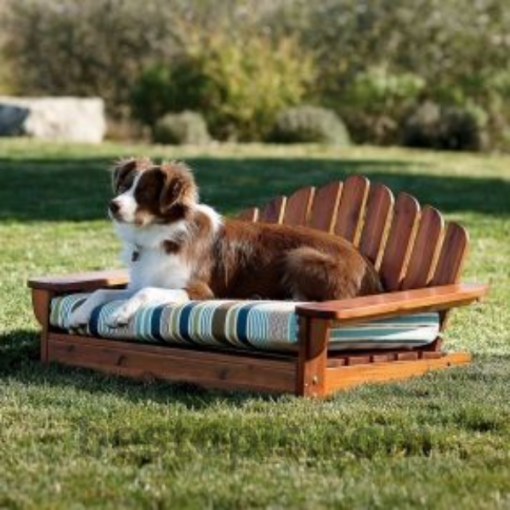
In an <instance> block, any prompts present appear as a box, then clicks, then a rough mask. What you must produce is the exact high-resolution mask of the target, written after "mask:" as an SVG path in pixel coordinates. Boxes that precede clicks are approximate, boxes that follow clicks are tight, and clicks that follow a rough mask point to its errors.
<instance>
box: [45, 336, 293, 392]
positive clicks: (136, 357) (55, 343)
mask: <svg viewBox="0 0 510 510" xmlns="http://www.w3.org/2000/svg"><path fill="white" fill-rule="evenodd" d="M91 340H92V341H91ZM132 346H133V344H129V343H126V342H112V341H105V340H99V339H97V340H94V339H90V338H85V337H75V336H72V335H58V336H56V335H52V336H51V337H50V341H49V349H48V353H49V360H50V361H56V362H58V363H62V364H66V365H74V366H80V367H85V368H90V369H94V370H99V371H102V372H107V373H113V374H116V375H121V376H127V377H132V378H138V379H149V380H150V379H166V380H170V381H176V382H192V383H194V384H198V385H204V386H207V387H213V388H221V389H237V390H239V389H251V390H255V391H269V392H277V393H289V392H290V393H293V392H294V391H295V380H296V363H295V361H294V362H292V361H283V360H281V361H276V360H259V359H257V358H250V357H246V356H235V355H227V354H218V353H210V352H205V351H198V352H192V351H189V350H185V349H172V348H168V347H158V346H151V345H144V346H143V347H144V348H142V349H141V348H140V347H142V346H140V345H137V347H138V348H137V349H133V348H132Z"/></svg>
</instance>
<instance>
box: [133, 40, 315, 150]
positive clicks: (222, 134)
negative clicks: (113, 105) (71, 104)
mask: <svg viewBox="0 0 510 510" xmlns="http://www.w3.org/2000/svg"><path fill="white" fill-rule="evenodd" d="M311 76H312V64H311V60H310V59H309V58H308V57H307V56H306V55H303V54H302V53H301V52H300V51H299V48H298V47H297V46H296V44H295V42H294V41H292V40H290V39H282V40H279V41H277V42H275V43H272V42H271V41H268V40H267V39H266V38H263V37H259V36H254V35H251V36H249V37H246V38H244V39H241V40H232V39H231V38H229V37H227V36H225V35H223V34H215V35H214V36H210V38H209V39H208V40H207V41H203V40H202V39H201V38H198V39H197V40H196V41H195V42H191V43H190V44H189V47H188V49H187V52H186V54H185V55H183V56H181V58H179V59H178V60H176V61H175V62H174V63H173V65H172V64H170V65H168V66H166V65H165V66H158V67H157V68H152V69H148V70H147V71H146V73H144V75H143V76H142V78H141V79H140V80H139V82H138V83H137V84H136V86H135V93H134V94H133V96H132V109H133V112H134V113H135V114H136V116H137V117H138V118H139V119H141V120H143V121H145V122H149V123H150V122H152V121H153V119H154V117H155V116H159V115H162V114H163V113H164V112H167V111H174V112H178V111H182V110H194V111H200V112H201V113H202V114H203V115H204V117H205V118H206V120H207V124H208V126H209V128H210V130H211V132H212V134H213V135H214V137H215V138H218V139H222V140H228V139H231V140H232V139H237V140H260V139H262V138H263V137H265V136H266V135H267V133H268V131H269V129H270V128H271V126H272V125H273V123H274V119H275V117H276V115H277V112H278V111H280V110H282V109H283V108H286V107H288V106H291V105H294V104H297V103H299V101H300V100H301V99H302V98H303V96H304V94H305V92H306V87H307V84H308V82H309V80H310V78H311Z"/></svg>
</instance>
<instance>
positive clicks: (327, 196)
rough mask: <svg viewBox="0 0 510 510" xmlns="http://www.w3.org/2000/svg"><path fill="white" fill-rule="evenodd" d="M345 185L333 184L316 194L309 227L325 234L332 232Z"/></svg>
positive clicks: (317, 191)
mask: <svg viewBox="0 0 510 510" xmlns="http://www.w3.org/2000/svg"><path fill="white" fill-rule="evenodd" d="M342 187H343V183H342V182H340V181H338V182H332V183H330V184H327V185H326V186H322V188H319V189H318V190H316V192H315V198H314V200H313V204H312V210H311V213H310V222H309V226H310V227H311V228H315V229H317V230H322V231H324V232H332V231H333V227H334V225H335V223H336V217H337V212H338V205H339V203H340V196H341V194H342Z"/></svg>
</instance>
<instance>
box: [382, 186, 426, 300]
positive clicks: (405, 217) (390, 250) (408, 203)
mask: <svg viewBox="0 0 510 510" xmlns="http://www.w3.org/2000/svg"><path fill="white" fill-rule="evenodd" d="M419 215H420V205H419V204H418V202H417V201H416V199H415V198H414V197H412V196H411V195H408V194H407V193H400V195H399V196H398V198H397V200H396V202H395V208H394V213H393V219H392V222H391V227H390V232H389V235H388V241H387V242H386V246H385V248H384V254H383V257H382V262H381V268H380V271H379V274H380V275H381V279H382V282H383V285H384V288H385V289H386V290H389V291H394V290H398V289H399V288H400V285H401V283H402V280H403V279H404V274H405V266H406V263H407V260H408V258H409V255H410V254H411V250H412V247H413V237H414V233H415V226H416V223H417V221H418V219H419Z"/></svg>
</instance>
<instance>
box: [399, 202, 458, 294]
mask: <svg viewBox="0 0 510 510" xmlns="http://www.w3.org/2000/svg"><path fill="white" fill-rule="evenodd" d="M443 227H444V221H443V217H442V216H441V214H440V213H439V211H438V210H437V209H434V208H433V207H429V206H426V207H425V208H424V209H423V212H422V214H421V218H420V225H419V227H418V233H417V234H416V240H415V242H414V247H413V251H412V254H411V258H410V259H409V264H408V266H407V271H406V276H405V278H404V281H403V283H402V289H404V290H406V289H419V288H421V287H426V286H427V285H428V283H429V282H430V280H431V278H432V272H433V269H434V264H435V262H437V256H438V254H439V249H440V248H441V236H442V232H443ZM445 283H454V282H445Z"/></svg>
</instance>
